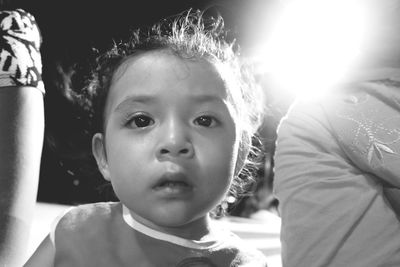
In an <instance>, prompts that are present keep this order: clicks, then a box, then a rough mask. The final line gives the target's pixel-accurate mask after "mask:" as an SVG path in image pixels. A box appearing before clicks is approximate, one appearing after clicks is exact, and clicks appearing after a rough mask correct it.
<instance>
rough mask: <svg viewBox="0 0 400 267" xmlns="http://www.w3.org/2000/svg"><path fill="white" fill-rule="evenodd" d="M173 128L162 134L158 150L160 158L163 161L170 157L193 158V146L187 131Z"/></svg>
mask: <svg viewBox="0 0 400 267" xmlns="http://www.w3.org/2000/svg"><path fill="white" fill-rule="evenodd" d="M171 126H172V125H171ZM171 126H170V127H168V129H166V130H165V131H164V132H161V135H162V138H161V140H160V143H159V146H158V148H157V156H158V158H159V159H160V160H162V159H168V158H170V157H183V158H191V157H193V155H194V148H193V144H192V142H191V141H190V137H189V136H188V135H187V133H186V131H185V130H184V129H182V127H176V125H175V126H172V127H171Z"/></svg>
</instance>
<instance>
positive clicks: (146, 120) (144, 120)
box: [127, 115, 154, 128]
mask: <svg viewBox="0 0 400 267" xmlns="http://www.w3.org/2000/svg"><path fill="white" fill-rule="evenodd" d="M153 123H154V120H153V119H152V118H150V117H149V116H146V115H136V116H134V117H132V118H130V119H129V121H128V123H127V124H128V125H129V126H131V127H133V128H144V127H147V126H150V125H152V124H153Z"/></svg>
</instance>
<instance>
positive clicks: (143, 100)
mask: <svg viewBox="0 0 400 267" xmlns="http://www.w3.org/2000/svg"><path fill="white" fill-rule="evenodd" d="M158 101H159V100H158V98H157V97H156V96H152V95H137V96H136V95H135V96H129V97H127V98H126V99H124V100H123V101H122V102H121V103H119V104H118V105H117V107H116V108H115V109H114V111H116V112H120V111H123V110H124V108H127V107H129V106H132V105H134V104H135V103H139V104H151V103H157V102H158ZM189 101H190V102H191V103H193V104H203V103H210V102H213V103H223V102H224V99H222V98H221V97H220V96H218V95H193V96H190V98H189Z"/></svg>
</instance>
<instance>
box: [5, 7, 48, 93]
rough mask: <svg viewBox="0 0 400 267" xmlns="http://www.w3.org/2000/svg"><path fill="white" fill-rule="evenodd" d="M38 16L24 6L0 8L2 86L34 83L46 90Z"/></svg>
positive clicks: (40, 88) (30, 84)
mask: <svg viewBox="0 0 400 267" xmlns="http://www.w3.org/2000/svg"><path fill="white" fill-rule="evenodd" d="M41 41H42V39H41V34H40V31H39V28H38V25H37V23H36V21H35V18H34V17H33V16H32V15H31V14H29V13H27V12H25V11H24V10H22V9H17V10H12V11H0V87H3V86H33V87H36V88H38V89H39V90H40V91H41V92H43V93H44V92H45V90H44V84H43V81H42V60H41V55H40V45H41Z"/></svg>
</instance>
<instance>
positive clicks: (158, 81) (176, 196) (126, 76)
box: [93, 50, 240, 239]
mask: <svg viewBox="0 0 400 267" xmlns="http://www.w3.org/2000/svg"><path fill="white" fill-rule="evenodd" d="M234 113H235V111H234V108H233V106H232V105H231V104H230V103H229V102H228V97H227V91H226V86H225V83H224V81H223V79H222V78H221V76H220V75H219V74H218V72H217V71H216V69H215V68H214V66H213V65H211V64H210V63H208V62H205V61H201V60H194V59H190V60H189V59H182V58H180V57H177V56H176V55H173V54H172V53H171V52H169V51H168V50H166V51H153V52H146V53H144V54H141V55H138V56H135V57H133V58H130V59H128V60H127V61H126V62H125V63H123V64H122V66H120V68H119V69H118V70H117V72H116V74H115V75H114V79H113V82H112V84H111V88H110V92H109V95H108V99H107V103H106V108H105V124H104V125H105V127H104V128H105V133H104V134H102V133H98V134H96V135H95V136H94V137H93V153H94V155H95V158H96V160H97V163H98V166H99V169H100V171H101V172H102V174H103V176H104V178H105V179H106V180H109V181H111V183H112V186H113V188H114V191H115V192H116V194H117V196H118V197H119V199H120V200H121V202H123V203H124V204H125V205H126V206H127V207H128V208H129V210H130V212H131V214H132V216H133V217H134V218H135V219H136V220H138V221H140V222H142V223H143V224H145V225H147V226H149V227H151V228H153V229H157V230H160V231H163V232H167V233H172V234H175V235H178V236H181V237H184V238H191V239H199V238H201V237H203V236H204V235H206V234H208V212H209V211H210V210H211V209H212V208H214V207H215V206H216V205H217V204H218V203H219V202H220V201H221V199H222V198H223V197H224V196H225V194H226V192H227V190H228V189H229V187H230V184H231V181H232V178H233V175H234V172H235V167H236V169H240V168H238V166H236V164H237V154H238V147H239V136H240V134H238V130H237V124H236V122H235V119H234V118H235V115H234ZM166 181H167V182H168V181H173V183H164V182H166Z"/></svg>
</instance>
